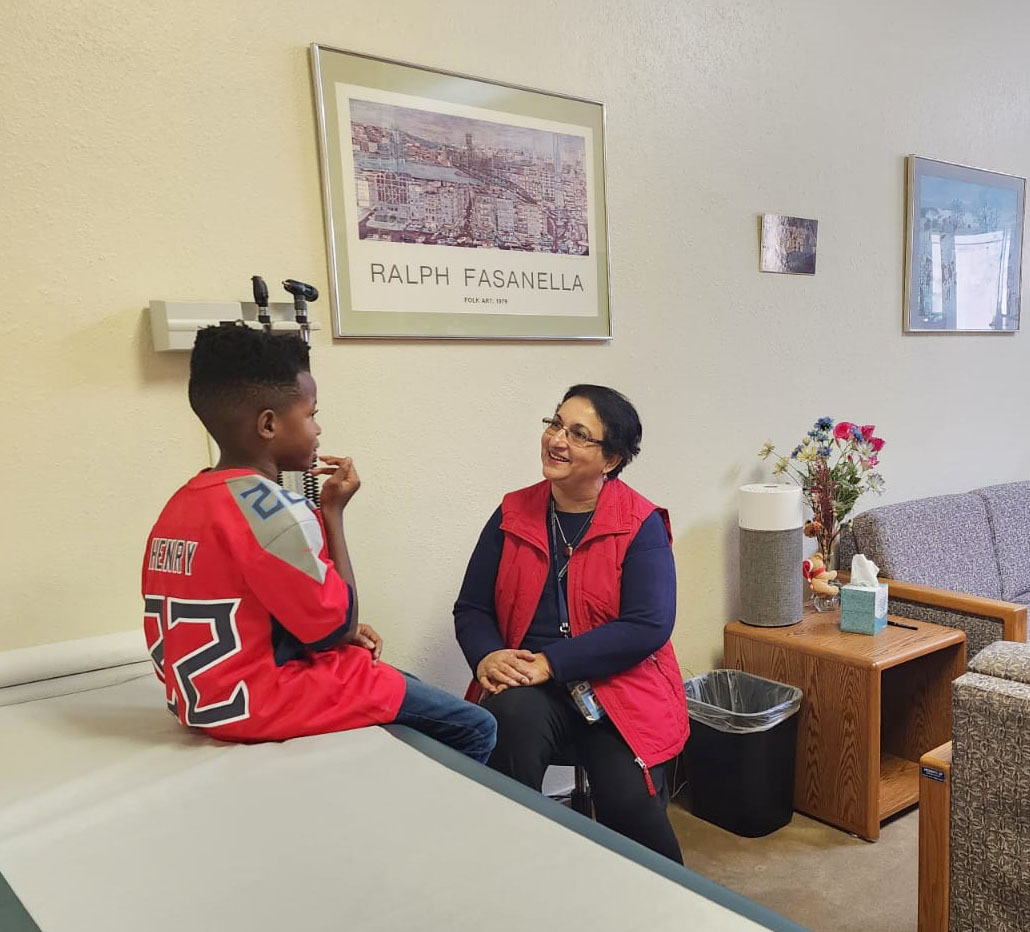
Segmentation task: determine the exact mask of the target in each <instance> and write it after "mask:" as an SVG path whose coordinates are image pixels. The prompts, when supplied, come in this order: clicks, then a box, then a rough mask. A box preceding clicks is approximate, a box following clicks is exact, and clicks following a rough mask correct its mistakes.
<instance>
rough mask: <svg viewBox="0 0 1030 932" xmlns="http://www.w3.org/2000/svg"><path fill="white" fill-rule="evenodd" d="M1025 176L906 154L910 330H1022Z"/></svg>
mask: <svg viewBox="0 0 1030 932" xmlns="http://www.w3.org/2000/svg"><path fill="white" fill-rule="evenodd" d="M1025 198H1026V179H1025V178H1018V177H1016V176H1015V175H1003V174H1000V173H999V172H992V171H984V170H983V169H979V168H967V167H966V166H965V165H955V164H952V163H951V162H938V161H935V160H934V159H926V158H921V157H919V156H915V155H910V156H909V157H908V236H907V238H906V244H905V317H904V324H905V330H906V331H907V332H926V333H935V332H936V333H942V332H944V333H948V332H952V333H954V332H963V333H970V332H974V333H1013V332H1015V331H1017V330H1019V307H1020V279H1021V271H1022V258H1023V212H1024V203H1025Z"/></svg>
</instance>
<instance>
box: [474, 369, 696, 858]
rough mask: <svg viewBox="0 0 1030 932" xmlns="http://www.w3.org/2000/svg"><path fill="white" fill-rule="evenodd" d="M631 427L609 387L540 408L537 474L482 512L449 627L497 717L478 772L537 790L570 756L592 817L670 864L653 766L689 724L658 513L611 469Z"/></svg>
mask: <svg viewBox="0 0 1030 932" xmlns="http://www.w3.org/2000/svg"><path fill="white" fill-rule="evenodd" d="M641 433H642V431H641V427H640V419H639V418H638V417H637V412H636V410H635V409H634V407H633V405H632V404H630V402H629V401H628V400H627V399H626V398H625V397H624V396H622V395H621V394H619V393H618V392H616V391H614V390H613V389H610V388H604V387H602V386H598V385H574V386H572V388H570V389H569V390H568V391H567V392H566V393H565V397H564V398H563V399H562V403H561V405H559V407H558V409H557V410H556V411H555V413H554V415H553V416H551V417H549V418H544V433H543V437H542V438H541V441H540V458H541V460H542V462H543V474H544V481H543V482H539V483H537V484H536V485H532V486H530V487H529V488H526V489H521V490H520V491H518V492H511V493H509V494H508V495H506V496H505V497H504V500H503V501H502V502H501V507H500V508H498V509H497V511H495V512H494V514H493V516H492V517H491V518H490V520H489V521H488V522H487V524H486V527H485V528H484V529H483V532H482V534H480V537H479V542H478V543H477V544H476V549H475V551H474V552H473V554H472V558H471V559H470V561H469V566H468V569H467V570H466V572H465V580H464V582H463V584H462V587H461V593H460V595H459V596H458V600H457V602H456V603H455V605H454V625H455V632H456V634H457V638H458V642H459V644H460V645H461V648H462V651H463V652H464V654H465V658H466V660H467V661H468V663H469V666H470V667H471V668H472V671H473V673H474V676H475V679H474V680H473V683H472V685H471V686H470V687H469V692H468V695H467V698H469V699H472V700H474V701H475V700H480V701H481V702H482V704H483V706H485V707H486V708H487V709H489V710H490V712H492V713H493V715H494V716H495V717H496V719H497V725H498V734H497V746H496V747H495V749H494V752H493V755H492V756H491V758H490V761H489V763H490V766H491V767H493V768H494V769H496V770H499V771H501V772H502V773H506V774H508V775H509V776H511V777H514V778H515V779H516V780H519V781H520V782H522V783H524V784H526V785H527V786H531V787H533V788H535V789H537V790H539V789H540V787H541V784H542V782H543V777H544V771H545V770H546V769H547V767H548V765H549V764H550V763H551V762H552V761H553V759H554V758H555V757H556V756H557V755H563V754H564V752H566V751H568V750H571V751H573V752H574V755H575V759H576V760H577V761H578V762H579V763H581V764H582V765H583V766H584V767H585V768H586V771H587V775H588V777H589V779H590V786H591V791H592V794H593V800H594V810H595V812H596V814H597V819H598V821H599V822H601V823H603V824H604V825H607V826H609V827H610V828H613V829H615V830H616V831H618V832H621V833H622V834H624V835H627V836H628V837H630V838H632V839H634V840H636V841H638V842H640V843H641V844H643V845H646V846H647V847H649V848H651V849H653V850H655V851H658V852H659V853H661V854H664V855H666V856H667V857H669V858H671V859H672V860H674V861H680V862H682V857H681V854H680V849H679V845H678V843H677V841H676V836H675V835H674V834H673V831H672V827H671V825H670V824H669V819H668V816H667V814H666V806H667V804H668V800H669V785H668V774H667V773H666V770H667V767H666V764H667V762H668V761H670V760H671V759H672V758H673V757H675V756H676V755H677V754H678V753H679V752H680V750H681V749H682V748H683V744H684V742H685V741H686V738H687V734H688V731H689V726H688V723H687V708H686V699H685V697H684V690H683V682H682V679H681V677H680V671H679V665H678V664H677V662H676V657H675V654H674V653H673V650H672V645H671V644H670V643H669V637H670V635H671V633H672V627H673V623H674V621H675V617H676V574H675V567H674V565H673V559H672V549H671V547H670V533H669V524H668V515H667V513H666V512H665V511H664V509H661V508H657V507H656V506H655V505H653V504H651V503H650V502H649V501H647V499H645V498H644V497H643V496H642V495H639V494H638V493H637V492H635V491H633V489H631V488H630V487H629V486H628V485H626V484H625V483H623V482H622V481H621V480H619V479H618V475H619V473H620V472H622V470H623V468H624V467H625V466H626V465H627V464H628V463H629V462H630V460H632V459H633V457H634V456H636V454H637V453H638V452H639V451H640V437H641Z"/></svg>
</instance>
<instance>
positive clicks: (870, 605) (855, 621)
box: [840, 583, 887, 634]
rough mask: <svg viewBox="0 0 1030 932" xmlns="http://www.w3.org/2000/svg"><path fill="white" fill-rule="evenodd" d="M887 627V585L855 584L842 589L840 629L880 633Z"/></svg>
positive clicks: (862, 632) (853, 631) (863, 632)
mask: <svg viewBox="0 0 1030 932" xmlns="http://www.w3.org/2000/svg"><path fill="white" fill-rule="evenodd" d="M886 627H887V586H886V585H885V584H884V583H879V584H877V586H876V588H875V589H865V588H863V587H862V586H853V585H851V583H848V585H846V586H843V587H842V588H841V590H840V630H841V631H851V632H852V633H854V634H879V633H880V632H881V631H882V630H883V629H884V628H886Z"/></svg>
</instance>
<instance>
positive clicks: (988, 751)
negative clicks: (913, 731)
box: [919, 641, 1030, 932]
mask: <svg viewBox="0 0 1030 932" xmlns="http://www.w3.org/2000/svg"><path fill="white" fill-rule="evenodd" d="M952 713H953V714H952V735H953V740H952V743H951V747H950V749H949V748H948V746H947V745H945V746H944V747H942V748H938V749H937V750H936V751H934V752H931V753H930V754H928V755H926V756H925V757H924V758H923V761H922V766H923V770H922V773H923V780H922V785H921V796H920V814H919V818H920V827H919V828H920V864H919V870H920V877H919V898H920V902H919V919H920V922H919V929H920V932H946V930H950V932H1027V930H1028V929H1030V645H1027V644H1014V643H1010V642H1005V641H999V642H997V643H995V644H992V645H990V646H989V647H987V648H986V649H985V650H983V651H981V652H980V653H979V654H977V656H976V657H974V658H973V659H972V660H971V661H970V662H969V667H968V672H966V673H965V674H964V675H963V676H961V677H959V678H958V679H957V680H955V682H954V683H953V684H952ZM949 758H950V798H949V794H948V792H947V789H948V786H949V783H948V764H947V762H948V760H949ZM928 776H929V777H930V778H931V779H930V780H927V779H926V778H927V777H928ZM934 781H939V782H934ZM924 803H925V805H924ZM945 825H948V826H949V827H948V829H947V830H945V828H944V827H945ZM937 839H940V844H938V842H937ZM949 846H950V857H949V856H948V848H949ZM934 849H936V850H934ZM949 877H950V883H949ZM949 915H950V922H949V921H948V917H949Z"/></svg>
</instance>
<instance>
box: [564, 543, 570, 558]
mask: <svg viewBox="0 0 1030 932" xmlns="http://www.w3.org/2000/svg"><path fill="white" fill-rule="evenodd" d="M565 556H567V557H571V556H572V544H566V545H565Z"/></svg>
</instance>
